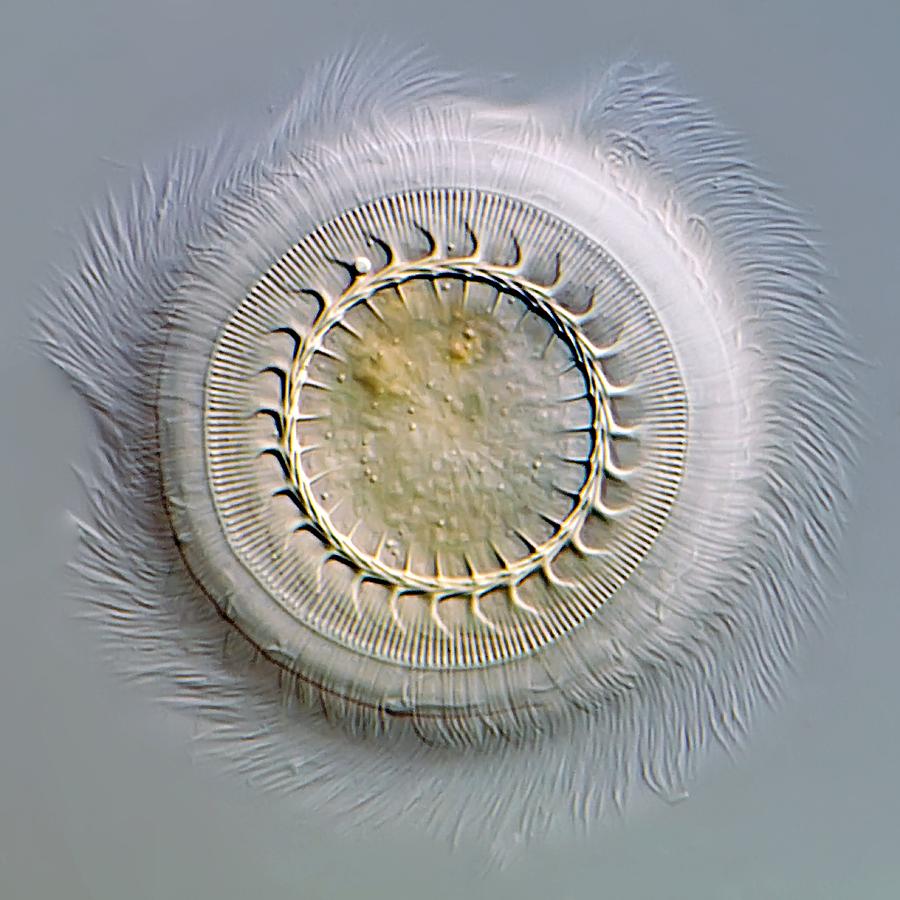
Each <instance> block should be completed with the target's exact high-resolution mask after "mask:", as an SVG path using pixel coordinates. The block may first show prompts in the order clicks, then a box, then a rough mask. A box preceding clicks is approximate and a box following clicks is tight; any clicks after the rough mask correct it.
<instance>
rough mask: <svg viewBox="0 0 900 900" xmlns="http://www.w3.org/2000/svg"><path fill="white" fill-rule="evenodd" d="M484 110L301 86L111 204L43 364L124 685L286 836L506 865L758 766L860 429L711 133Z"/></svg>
mask: <svg viewBox="0 0 900 900" xmlns="http://www.w3.org/2000/svg"><path fill="white" fill-rule="evenodd" d="M487 93H488V92H487V91H486V89H482V88H480V87H479V86H477V85H475V84H473V83H471V82H466V81H464V80H462V79H460V78H456V77H452V76H449V75H444V74H435V73H433V72H432V70H431V69H430V67H429V65H428V63H427V61H424V60H423V59H421V58H419V57H417V56H413V57H402V58H401V57H393V58H389V57H385V56H384V55H383V54H382V56H381V57H380V58H379V57H377V56H376V55H374V54H372V55H367V54H365V53H354V54H350V55H347V56H344V57H341V58H340V59H337V60H333V61H331V62H330V63H328V64H326V65H323V66H322V67H320V68H319V69H317V70H316V71H314V72H313V73H312V74H311V75H310V76H309V77H308V79H307V80H306V82H305V83H304V85H303V86H302V88H301V89H300V91H299V93H298V95H297V96H296V98H295V99H294V100H293V101H292V102H291V104H290V105H289V108H288V109H287V110H286V112H285V113H284V115H283V116H282V117H281V118H280V120H279V121H278V124H277V125H276V126H275V127H274V128H272V129H271V130H270V131H269V132H268V133H265V134H263V135H262V136H261V137H260V138H259V139H258V140H255V141H246V142H243V143H239V142H237V141H223V142H219V143H218V144H217V145H215V146H211V147H210V148H208V149H207V150H206V151H197V150H192V151H190V152H180V153H178V154H177V155H175V156H174V158H173V159H172V160H171V161H170V163H169V164H168V166H167V168H166V169H165V170H164V171H163V173H162V175H161V177H157V176H153V175H151V174H149V172H148V173H147V174H146V175H145V177H144V178H143V179H142V180H140V181H139V183H136V184H135V185H134V187H133V190H132V192H131V194H130V196H128V197H127V198H124V199H121V198H120V199H119V200H115V201H110V203H109V204H108V206H107V208H106V209H105V210H104V211H103V212H102V213H101V214H99V215H97V216H96V217H95V219H94V221H93V226H92V228H91V229H90V231H89V234H88V235H87V236H86V239H85V242H84V246H83V247H82V248H81V250H80V255H79V260H78V266H77V268H76V269H75V271H74V272H73V273H72V274H71V275H70V276H68V277H66V278H64V279H61V280H60V282H59V283H58V285H57V286H56V287H54V288H53V289H51V290H50V292H49V293H50V299H49V303H48V304H47V305H46V307H45V308H44V309H43V310H42V311H41V315H40V318H39V328H40V340H41V342H42V344H43V345H44V347H45V349H46V352H47V354H48V355H49V356H50V358H51V359H52V360H53V361H54V362H55V363H56V364H57V365H59V366H60V367H61V368H62V369H63V370H64V371H65V372H66V373H67V374H68V375H69V376H70V377H71V378H72V380H73V381H74V383H75V385H76V386H77V388H78V390H79V391H80V392H81V393H82V394H83V395H84V396H85V397H86V398H87V400H88V401H89V403H90V406H91V408H92V411H93V413H94V415H95V417H96V421H97V425H98V435H99V437H98V441H99V445H98V447H97V448H96V452H95V454H94V457H93V461H92V468H91V469H90V471H89V472H88V473H87V476H86V483H87V488H88V494H89V503H90V511H89V514H88V515H87V516H86V517H85V518H84V519H83V521H80V523H79V524H80V546H79V551H78V556H77V559H76V561H75V563H74V567H73V568H74V574H73V583H74V584H75V586H76V587H75V591H76V593H77V596H78V599H79V601H80V603H81V604H82V605H83V607H84V608H85V609H87V610H88V611H89V615H90V617H91V618H92V619H93V620H94V621H96V623H97V625H98V626H99V631H100V633H101V634H102V635H103V637H104V638H105V639H106V641H105V644H104V646H105V647H106V649H107V650H108V658H109V660H110V662H111V664H112V665H114V667H115V669H116V671H117V672H119V673H120V674H127V675H129V676H139V677H141V678H142V679H144V680H146V681H148V682H149V683H150V684H152V686H153V688H154V690H155V691H156V692H157V693H158V694H159V695H161V696H162V697H163V698H165V699H166V700H169V701H172V702H174V703H175V704H177V705H178V706H179V707H181V708H184V709H186V710H188V711H189V712H190V714H191V715H193V716H196V717H197V718H198V719H199V721H200V723H201V727H200V729H199V730H200V731H201V732H202V734H203V736H202V738H200V741H201V744H202V746H203V748H204V749H205V750H207V751H209V753H210V754H211V756H213V757H215V758H216V759H217V760H219V761H220V762H221V763H223V764H225V765H226V766H227V767H229V768H233V769H237V770H239V771H240V772H242V773H244V775H245V776H246V777H249V778H250V779H251V780H253V781H255V782H257V783H259V784H262V785H264V786H266V787H269V788H273V789H276V790H279V791H283V792H291V793H293V794H295V795H296V796H297V797H299V798H300V799H301V800H302V801H303V804H304V807H305V808H306V809H309V810H316V809H320V808H321V809H324V810H325V811H326V812H328V813H330V814H333V815H334V816H336V817H338V818H337V820H336V821H344V822H350V823H369V822H379V821H383V820H387V819H390V818H393V817H396V816H399V815H401V814H402V815H403V817H404V818H405V819H406V820H407V821H409V822H412V823H420V824H422V825H423V826H426V827H429V828H431V829H433V830H434V831H437V832H439V833H442V834H445V835H460V834H462V833H464V832H472V831H474V832H475V833H476V834H478V835H480V837H482V838H488V839H489V840H490V841H493V842H494V843H495V849H497V850H498V851H500V852H502V851H503V849H504V848H505V847H509V846H512V845H514V844H516V843H521V842H522V841H526V840H528V839H532V838H534V837H535V836H536V835H541V834H543V833H545V832H546V831H547V830H548V829H550V828H551V827H554V826H556V825H563V826H572V825H585V824H589V823H591V822H593V821H595V820H596V819H597V818H598V817H599V816H600V815H601V813H602V811H603V810H604V808H605V807H606V806H607V805H609V804H614V805H616V804H618V805H621V804H623V803H624V802H625V801H626V800H627V799H628V798H629V797H630V796H631V795H632V794H633V793H634V789H636V788H639V787H641V786H646V787H649V788H650V789H651V790H652V791H655V792H657V793H659V794H660V795H663V796H665V797H667V798H675V797H680V796H682V795H683V794H684V792H685V789H686V785H687V784H688V782H689V780H690V778H691V777H692V774H693V770H694V768H695V764H696V762H697V760H698V758H699V757H700V756H701V755H702V753H703V751H704V748H706V747H707V746H709V745H710V744H711V743H719V744H721V745H723V746H725V747H726V748H730V747H733V746H735V745H736V744H737V743H739V742H740V740H741V739H742V738H743V737H744V736H745V734H746V732H747V729H748V727H749V726H750V724H751V721H752V719H753V718H754V714H755V713H756V712H757V711H758V709H759V708H760V706H762V705H764V704H765V703H768V702H770V701H772V700H773V699H775V698H776V697H777V695H778V692H779V687H780V685H781V683H782V679H783V675H784V673H785V671H786V669H787V668H788V666H789V664H790V662H791V660H792V658H793V657H794V656H795V654H796V651H797V647H798V643H799V641H800V639H801V636H802V634H803V632H804V630H805V629H806V628H807V626H809V625H810V624H811V623H813V622H814V621H815V620H816V617H817V615H818V614H819V613H820V612H821V610H822V608H823V605H824V602H825V600H826V598H827V595H828V593H829V592H830V588H829V584H828V583H829V581H831V580H832V579H833V568H834V566H833V562H834V559H835V554H836V548H837V544H838V541H839V538H840V532H841V521H842V517H843V511H844V509H845V506H846V500H847V486H846V481H847V474H848V469H849V468H850V463H851V461H852V454H853V450H852V446H853V443H854V441H855V437H856V431H857V421H856V416H855V412H854V401H853V393H852V390H851V383H852V379H851V374H852V368H853V360H852V357H851V353H850V351H849V350H848V349H847V347H846V340H845V338H844V336H843V334H842V331H841V329H840V327H839V325H838V323H837V321H836V317H835V314H834V312H833V310H832V307H831V306H830V304H829V302H828V300H827V297H826V295H825V292H824V289H823V286H822V285H823V280H824V279H823V269H822V265H821V262H820V259H819V255H818V253H817V250H816V247H815V243H814V241H813V239H812V237H811V232H810V230H809V229H808V227H807V226H806V225H805V224H804V221H803V219H802V217H800V216H799V215H798V214H797V213H795V212H794V211H793V210H792V209H791V208H790V207H789V206H788V205H786V204H785V202H784V201H783V200H782V198H781V196H780V195H779V193H778V192H777V191H776V190H775V188H774V187H773V186H772V185H771V184H770V183H769V182H768V181H766V180H765V179H764V178H762V177H761V176H760V175H759V174H757V172H756V171H755V169H754V167H753V166H752V165H751V164H749V163H748V162H746V161H745V153H744V147H743V144H742V142H741V141H740V140H739V139H738V138H736V137H735V136H734V135H733V134H731V133H730V132H728V131H726V130H724V129H723V128H722V127H720V126H719V125H718V124H717V123H716V122H715V120H714V119H713V117H712V116H711V115H710V114H709V113H708V112H707V111H706V110H705V109H704V108H703V107H702V106H701V105H700V104H698V103H697V102H696V101H694V100H692V99H689V98H685V97H684V96H682V95H680V94H679V93H677V92H676V91H675V90H674V89H673V88H672V87H671V85H670V80H669V78H668V76H667V75H666V74H665V73H661V72H659V71H656V70H648V69H645V68H642V67H640V66H637V65H634V64H623V65H620V66H618V67H614V68H611V69H609V70H608V71H607V72H606V73H605V74H604V75H603V76H602V77H600V78H599V79H596V80H595V81H594V82H592V83H591V84H590V85H589V86H588V87H586V88H584V89H583V90H581V91H580V92H578V93H577V96H574V98H573V96H572V95H570V96H569V97H568V99H566V100H564V101H560V102H554V103H550V102H546V101H545V102H541V103H534V104H531V105H522V104H510V103H501V102H499V101H494V102H492V101H490V100H489V99H486V94H487Z"/></svg>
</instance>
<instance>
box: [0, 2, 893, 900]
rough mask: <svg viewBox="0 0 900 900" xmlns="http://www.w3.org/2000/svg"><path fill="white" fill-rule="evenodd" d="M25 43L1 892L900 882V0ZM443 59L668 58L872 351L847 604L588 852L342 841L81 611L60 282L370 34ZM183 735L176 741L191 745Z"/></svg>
mask: <svg viewBox="0 0 900 900" xmlns="http://www.w3.org/2000/svg"><path fill="white" fill-rule="evenodd" d="M2 23H3V24H2V26H0V114H2V117H0V122H2V124H3V129H2V140H0V160H2V166H0V185H2V186H0V197H2V203H0V272H2V295H0V372H2V377H0V423H2V425H0V529H2V531H0V555H2V569H0V571H2V573H3V581H2V586H3V587H2V595H0V598H2V609H3V616H2V620H0V897H3V898H10V900H18V898H56V897H66V898H71V900H80V898H103V900H106V898H130V900H144V898H154V900H155V898H182V897H191V898H207V897H217V898H245V897H256V896H259V897H268V896H278V897H298V898H304V900H306V898H309V900H313V898H319V897H334V898H343V897H351V896H357V895H363V894H365V895H366V896H371V897H392V898H397V900H405V898H412V897H422V896H428V897H429V898H435V900H437V898H445V897H447V898H450V897H471V898H478V897H490V898H492V900H504V898H512V897H515V898H517V900H530V898H538V897H541V898H543V897H546V896H548V895H550V896H552V897H553V898H554V900H566V898H580V897H591V898H604V897H617V898H618V897H636V898H643V897H653V898H658V897H659V898H680V897H692V898H739V897H744V898H751V897H752V898H757V897H791V898H800V897H829V898H830V897H837V898H841V897H859V898H880V897H895V896H900V859H898V838H900V828H898V824H897V817H898V805H900V804H898V801H900V770H898V766H897V761H898V748H900V714H898V702H897V691H896V684H897V681H898V676H900V652H898V643H900V641H898V638H900V627H898V626H900V604H898V602H897V601H898V594H900V592H898V580H900V579H898V560H900V552H898V550H897V542H898V536H900V530H898V525H897V510H898V509H900V479H898V478H897V476H896V468H895V467H896V464H897V460H898V458H900V440H898V424H900V389H898V388H900V364H898V355H897V342H898V338H900V328H898V312H897V309H898V307H897V302H896V300H897V297H896V295H897V285H898V283H900V252H898V250H897V237H898V234H900V229H898V210H900V191H898V184H900V180H898V178H897V165H898V161H900V127H898V119H897V105H898V104H897V86H898V84H900V53H898V46H900V4H897V3H895V2H893V0H888V2H885V3H854V4H852V7H851V5H850V4H847V5H838V4H825V3H821V2H809V3H798V2H795V3H789V4H782V3H775V2H765V0H755V2H752V3H750V2H743V3H739V4H731V3H728V4H725V3H712V2H709V3H701V2H692V3H678V4H675V3H662V2H660V3H630V2H625V0H617V2H602V0H600V2H598V0H592V2H584V3H577V2H570V0H550V2H544V3H535V2H530V3H516V2H507V0H504V2H491V0H480V2H473V0H455V2H444V3H440V4H437V3H433V2H418V3H416V2H401V0H391V2H375V3H365V2H363V0H359V2H347V0H342V2H332V3H323V2H315V3H311V2H303V0H299V2H298V0H291V2H287V0H285V2H277V0H241V2H235V0H226V2H222V0H216V2H213V0H195V2H181V3H179V2H177V0H153V2H140V3H138V2H132V0H127V2H123V0H78V2H59V3H52V2H48V0H40V2H26V0H16V2H14V3H11V4H9V5H6V6H5V7H4V13H3V16H2ZM367 35H373V36H382V35H388V36H390V37H391V38H395V37H396V38H397V40H398V41H403V42H409V41H412V42H414V43H418V42H425V43H427V44H428V46H429V47H430V48H431V49H432V50H433V51H434V52H435V53H436V54H437V55H438V57H439V58H440V60H441V61H442V62H444V63H446V64H448V65H451V66H458V67H460V68H464V69H473V70H475V71H484V72H490V71H501V72H503V71H510V72H516V73H519V74H520V75H521V79H522V80H521V85H522V90H523V92H527V91H529V90H531V89H532V88H540V86H541V85H548V84H549V85H552V84H559V83H566V82H567V81H569V80H570V79H571V77H572V76H573V75H579V74H582V73H583V72H584V71H585V70H586V69H587V68H589V67H590V66H591V65H594V64H601V63H602V62H603V60H604V59H609V58H618V57H621V56H622V55H623V54H629V53H634V54H636V55H637V56H639V57H642V58H646V59H649V60H663V61H670V62H671V63H673V64H674V65H675V68H676V71H677V73H678V75H679V77H680V80H681V83H682V85H683V86H684V87H685V88H686V89H687V90H688V91H690V92H692V93H695V94H698V95H700V96H701V97H703V98H705V99H707V100H708V101H709V102H710V103H711V104H712V105H713V106H714V107H715V108H716V109H717V111H718V112H719V114H720V115H721V117H722V118H723V119H724V120H725V121H726V122H727V123H729V124H732V125H734V126H736V127H738V128H739V129H740V130H742V131H743V132H744V133H745V134H747V135H748V137H749V139H750V141H751V144H752V147H753V150H754V155H755V157H756V159H757V160H758V161H759V162H761V163H762V164H763V166H764V167H765V168H766V169H767V170H768V171H770V172H773V173H775V174H776V175H777V177H778V178H779V179H781V180H782V181H783V183H785V184H786V185H787V187H788V190H789V195H790V197H791V198H792V199H793V200H794V202H796V203H797V204H799V205H800V206H801V207H802V208H805V209H808V210H810V211H811V213H812V214H813V216H814V218H815V220H816V221H817V222H818V223H819V224H820V225H821V227H822V240H823V242H824V244H825V246H826V248H827V251H828V254H829V259H830V261H831V263H832V264H833V267H834V270H835V272H836V276H837V278H836V282H835V293H836V295H837V300H838V302H839V304H840V305H841V307H842V309H843V311H844V313H845V316H846V319H847V321H848V324H849V327H850V330H851V332H852V333H853V335H854V336H855V339H856V340H857V343H858V345H859V346H860V347H861V348H862V350H863V352H864V353H865V355H866V356H867V357H868V358H869V359H871V360H873V361H874V362H875V363H877V365H876V366H873V367H872V368H870V369H867V370H866V372H865V373H864V383H863V393H864V396H865V401H866V407H867V412H868V413H869V415H870V418H871V421H872V428H871V431H872V438H871V439H870V440H869V441H868V442H867V443H866V445H865V446H864V448H863V456H862V462H861V465H860V468H859V472H858V475H859V477H858V479H857V484H858V492H857V498H856V510H855V512H854V514H853V519H852V521H851V527H850V529H849V534H848V540H847V546H846V553H845V557H844V561H843V581H844V587H845V590H846V599H845V600H844V601H843V602H842V603H840V604H838V606H837V607H836V608H835V611H834V615H833V617H832V621H831V622H830V623H829V625H828V627H827V629H826V630H825V631H824V633H823V634H822V635H821V636H819V637H818V638H816V639H814V640H813V641H812V642H811V646H810V652H809V655H808V657H807V659H806V660H804V662H803V669H802V677H801V678H800V679H799V680H798V681H797V683H796V684H795V685H794V686H793V687H792V689H791V692H790V695H789V697H788V698H787V701H786V702H785V704H784V705H783V707H782V708H781V709H780V710H779V711H778V712H777V713H775V714H773V715H771V716H768V717H767V719H766V721H765V722H764V723H763V727H761V728H759V729H758V730H757V731H756V732H755V733H754V736H753V740H752V741H751V743H750V745H749V746H748V747H747V748H746V750H745V751H743V752H741V753H740V754H739V755H738V756H737V757H736V759H734V760H723V761H720V762H719V763H717V764H713V765H711V766H710V767H708V768H707V769H705V770H704V771H703V772H702V777H701V778H700V780H699V781H698V783H697V784H696V785H695V787H694V790H693V792H692V796H691V798H690V799H689V800H688V801H687V802H685V803H681V804H679V805H676V806H672V807H668V806H665V805H663V804H661V803H660V804H656V805H654V806H652V808H651V809H650V810H649V811H648V812H646V813H644V814H642V815H640V816H629V817H628V819H626V820H625V821H624V822H619V821H614V822H611V823H609V824H607V825H606V826H604V827H603V828H601V829H598V830H597V831H596V832H595V833H594V834H593V835H592V837H591V839H590V840H589V841H588V842H586V843H583V844H573V845H565V846H547V847H536V848H535V849H534V850H533V851H531V852H530V853H529V854H528V856H527V858H525V859H522V860H519V861H517V862H515V863H514V864H513V865H512V866H510V867H509V868H508V869H506V870H505V871H490V872H487V873H485V872H484V871H483V869H482V866H481V858H480V856H479V855H478V854H477V853H474V852H471V851H458V852H455V853H451V852H450V851H448V850H447V848H445V847H444V846H443V845H437V844H434V843H432V842H430V841H428V840H427V839H425V838H423V837H421V836H419V835H416V834H413V833H411V832H408V831H407V830H405V828H404V824H403V823H397V825H396V828H391V829H386V830H385V831H384V832H383V833H381V834H378V835H371V836H368V835H362V834H354V835H350V836H346V835H343V836H342V835H335V834H331V833H328V832H327V831H323V829H322V828H321V827H320V826H319V825H318V824H317V822H316V821H314V820H312V819H310V820H308V821H304V822H300V823H299V824H298V823H296V822H293V821H290V820H289V819H288V818H287V816H286V815H285V814H284V812H283V811H282V810H280V809H279V807H278V804H277V803H272V802H270V801H267V800H266V798H264V797H259V796H257V795H255V794H254V793H252V792H250V791H248V790H244V789H242V788H241V787H240V786H239V785H237V784H235V783H234V782H233V781H232V780H230V779H226V778H216V777H213V776H211V775H210V774H209V773H207V772H205V771H204V770H203V769H202V768H198V767H196V766H194V765H192V764H191V763H190V762H189V759H188V749H187V747H188V740H189V736H190V734H189V727H188V726H187V725H186V724H185V723H184V722H182V721H180V720H174V719H172V718H171V717H167V716H166V714H164V713H163V712H161V711H160V710H159V709H158V708H156V707H154V706H153V705H152V704H149V703H146V702H144V701H143V700H141V699H140V698H138V697H137V696H136V695H135V694H134V693H133V692H130V691H129V690H128V689H127V687H123V686H121V685H117V684H115V683H114V682H113V681H112V680H111V679H110V678H109V677H108V676H107V675H106V674H105V673H104V671H103V669H102V665H101V663H100V661H99V660H96V659H94V658H93V657H92V655H91V653H90V643H89V642H86V641H84V640H83V639H82V637H80V635H79V628H78V627H77V625H76V624H75V623H74V622H73V621H72V615H71V612H72V611H71V609H68V608H66V607H65V605H64V604H63V603H62V602H61V589H62V584H63V581H64V572H63V565H64V561H65V559H66V558H67V557H68V556H69V554H70V553H71V549H72V542H73V534H72V529H71V526H70V525H69V524H68V520H67V518H66V516H65V515H64V514H63V510H64V509H66V508H74V509H78V507H79V504H80V503H81V500H80V495H79V488H78V482H77V478H76V476H75V473H74V472H73V470H72V468H71V465H70V464H71V463H73V462H74V463H75V464H76V465H77V464H78V463H79V461H82V462H83V461H85V460H86V450H87V447H88V446H89V442H90V439H91V438H90V430H89V426H88V424H87V419H86V416H85V413H84V410H83V408H82V407H81V404H80V401H77V400H76V399H75V398H74V396H73V394H72V393H71V392H70V391H69V390H68V388H67V386H66V384H65V382H64V380H63V379H62V378H61V377H60V376H58V375H57V374H56V373H55V372H53V371H52V370H50V369H49V368H48V367H46V366H45V365H44V364H43V363H42V362H41V361H40V360H38V359H37V358H36V357H35V355H34V353H33V351H32V350H31V349H30V348H29V347H28V345H27V341H26V339H25V335H26V333H27V315H28V309H29V307H30V306H33V304H34V302H35V300H36V298H37V296H38V291H37V285H38V284H39V283H40V282H41V281H42V280H44V279H45V278H46V276H47V274H48V265H49V264H50V263H53V262H61V263H63V264H64V263H65V262H66V260H67V259H68V256H67V253H68V251H69V250H70V249H71V247H72V245H73V243H74V241H75V240H77V234H78V223H79V216H80V214H81V211H82V210H84V209H88V208H89V207H90V205H91V203H92V202H94V201H95V200H96V199H97V198H98V197H100V196H101V195H102V192H103V191H104V190H105V188H106V186H107V185H108V184H110V183H112V184H124V183H127V181H128V179H129V178H130V177H131V176H132V175H133V174H134V171H135V170H134V166H135V164H136V163H138V162H139V161H140V160H142V159H149V160H158V159H159V158H160V157H161V156H162V155H163V154H164V153H165V151H166V150H168V149H169V148H170V147H171V146H172V145H173V144H174V143H175V142H176V141H180V140H185V139H191V138H195V137H197V138H200V137H202V135H204V134H205V133H208V132H209V130H210V129H212V128H214V127H215V126H216V125H218V124H219V123H221V122H224V121H227V120H228V118H229V117H230V116H231V115H232V114H233V113H234V112H235V111H236V110H237V111H241V112H242V114H246V115H247V116H248V117H249V118H250V119H253V118H257V119H258V120H260V121H264V120H265V119H266V117H267V116H269V115H270V113H269V111H268V104H270V103H274V104H276V105H277V103H278V101H279V99H280V98H283V97H285V96H286V95H287V93H288V92H289V91H290V88H291V86H292V85H293V84H295V83H296V80H297V77H298V75H299V72H300V70H301V68H302V67H303V66H304V65H306V64H309V63H310V62H313V61H315V60H316V59H318V58H320V57H321V56H322V55H323V54H324V53H326V52H330V51H332V50H337V49H340V48H342V47H343V46H345V45H346V42H347V41H348V40H349V39H353V38H357V37H361V36H362V37H365V36H367ZM173 736H174V737H175V738H176V739H175V740H172V738H173Z"/></svg>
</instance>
